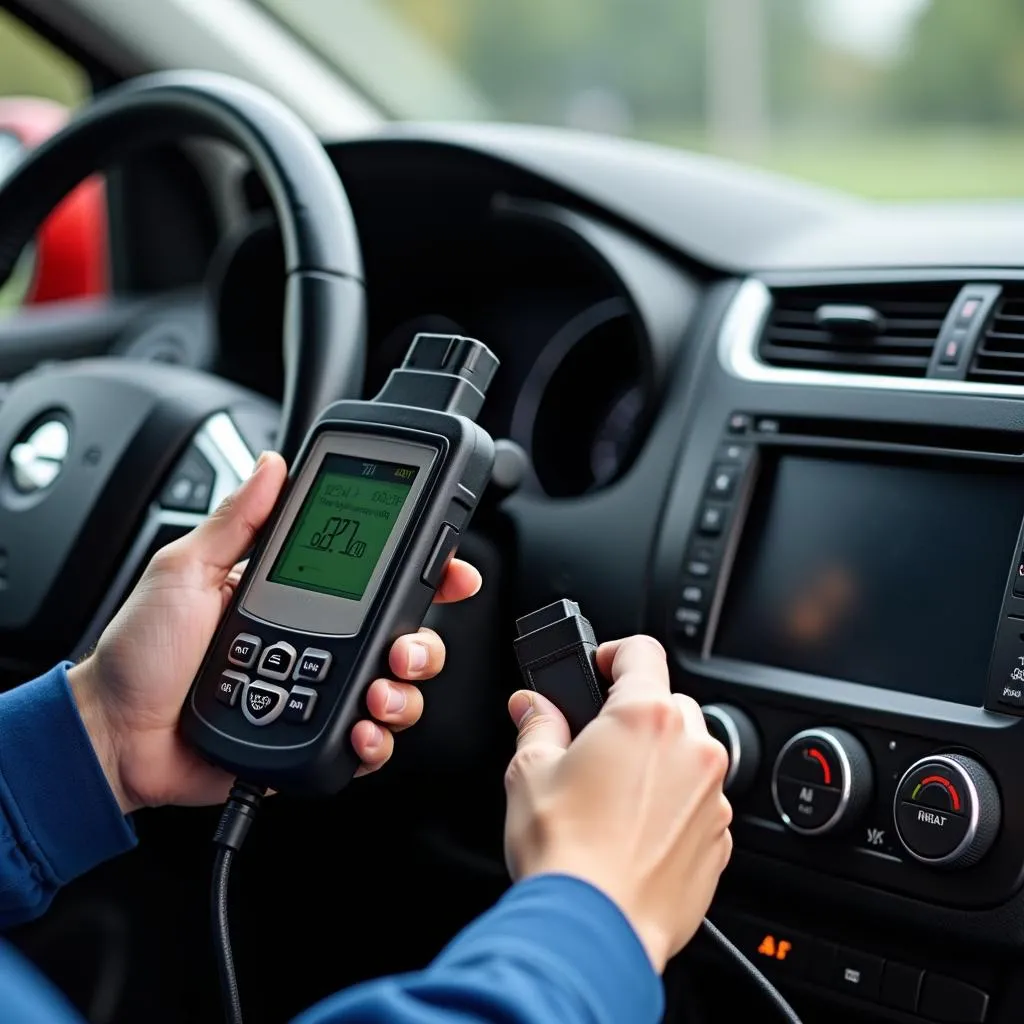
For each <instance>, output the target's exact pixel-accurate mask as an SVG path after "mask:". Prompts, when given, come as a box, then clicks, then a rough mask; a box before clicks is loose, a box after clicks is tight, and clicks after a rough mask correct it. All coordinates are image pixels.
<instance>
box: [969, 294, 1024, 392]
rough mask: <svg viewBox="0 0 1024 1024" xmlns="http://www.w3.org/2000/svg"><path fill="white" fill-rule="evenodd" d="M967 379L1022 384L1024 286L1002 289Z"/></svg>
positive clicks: (1023, 367) (1023, 379) (1023, 381)
mask: <svg viewBox="0 0 1024 1024" xmlns="http://www.w3.org/2000/svg"><path fill="white" fill-rule="evenodd" d="M967 379H968V380H980V381H986V382H987V383H989V384H1024V288H1021V287H1020V286H1017V287H1016V288H1012V289H1007V290H1005V291H1004V292H1003V294H1002V296H1001V297H1000V299H999V301H998V302H997V303H996V308H995V310H994V311H993V313H992V319H991V320H989V322H988V326H987V327H986V328H985V333H984V334H983V335H982V336H981V340H980V341H979V342H978V347H977V348H976V349H975V351H974V359H973V360H972V361H971V368H970V370H969V371H968V373H967Z"/></svg>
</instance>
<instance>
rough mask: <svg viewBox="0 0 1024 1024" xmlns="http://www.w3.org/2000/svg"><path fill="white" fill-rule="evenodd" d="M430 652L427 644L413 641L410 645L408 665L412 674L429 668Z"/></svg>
mask: <svg viewBox="0 0 1024 1024" xmlns="http://www.w3.org/2000/svg"><path fill="white" fill-rule="evenodd" d="M429 658H430V652H429V651H428V650H427V648H426V645H425V644H421V643H419V642H417V641H415V640H414V641H413V642H412V643H411V644H409V660H408V662H407V663H406V664H407V665H408V668H409V671H410V672H422V671H423V669H425V668H426V667H427V661H428V660H429Z"/></svg>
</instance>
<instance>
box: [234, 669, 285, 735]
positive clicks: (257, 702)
mask: <svg viewBox="0 0 1024 1024" xmlns="http://www.w3.org/2000/svg"><path fill="white" fill-rule="evenodd" d="M287 699H288V691H287V690H285V689H282V687H280V686H275V685H274V684H273V683H265V682H263V680H262V679H257V680H256V681H255V682H253V683H247V684H246V687H245V693H243V694H242V714H243V715H245V717H246V718H247V719H248V720H249V721H250V722H252V724H253V725H270V723H271V722H273V721H275V720H276V719H277V718H278V716H279V715H280V714H281V712H282V711H284V705H285V701H286V700H287Z"/></svg>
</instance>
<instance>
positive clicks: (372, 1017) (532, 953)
mask: <svg viewBox="0 0 1024 1024" xmlns="http://www.w3.org/2000/svg"><path fill="white" fill-rule="evenodd" d="M663 1011H664V998H663V993H662V987H661V981H660V979H659V978H658V976H657V974H655V972H654V969H653V967H652V966H651V962H650V960H648V958H647V954H646V952H645V951H644V948H643V946H642V945H641V944H640V941H639V939H638V938H637V936H636V933H635V932H634V931H633V928H632V927H631V925H630V924H629V922H628V921H627V920H626V918H625V917H624V916H623V914H622V912H621V911H620V910H619V908H618V907H617V906H616V905H615V904H614V903H612V901H611V900H609V899H608V897H607V896H605V895H604V894H603V893H601V892H600V891H598V890H597V889H595V888H594V887H593V886H591V885H589V884H587V883H586V882H582V881H580V880H579V879H575V878H570V877H567V876H563V875H542V876H539V877H537V878H532V879H529V880H528V881H526V882H520V883H519V884H518V885H515V886H513V887H512V888H511V889H510V890H509V891H508V892H507V893H506V894H505V896H504V897H503V898H502V899H501V900H500V901H499V902H498V903H497V905H496V906H495V907H493V908H492V909H491V910H490V911H488V913H486V914H484V915H483V916H482V917H480V918H479V919H477V920H476V921H475V922H474V923H473V924H471V925H470V926H469V927H468V928H466V929H465V930H463V931H462V932H461V933H460V934H459V935H458V936H457V937H456V938H455V939H454V941H453V942H452V943H451V944H450V945H449V946H448V947H447V949H445V950H444V951H443V952H442V953H441V955H440V956H438V957H437V959H436V960H435V961H434V962H433V963H432V964H431V965H430V966H429V967H428V968H427V969H426V970H424V971H421V972H419V973H417V974H406V975H400V976H398V977H394V978H382V979H381V980H379V981H373V982H368V983H367V984H365V985H360V986H357V987H355V988H352V989H349V990H348V991H346V992H341V993H339V994H338V995H335V996H332V997H331V998H329V999H325V1000H324V1001H323V1002H322V1003H319V1004H317V1005H316V1006H314V1007H313V1008H312V1009H311V1010H308V1011H307V1012H306V1013H304V1014H303V1015H302V1016H301V1017H299V1018H298V1019H297V1020H296V1021H295V1022H294V1024H357V1022H358V1024H482V1022H494V1024H549V1022H551V1021H558V1022H559V1024H620V1022H622V1021H629V1022H630V1024H657V1022H658V1021H659V1020H660V1019H661V1015H662V1013H663Z"/></svg>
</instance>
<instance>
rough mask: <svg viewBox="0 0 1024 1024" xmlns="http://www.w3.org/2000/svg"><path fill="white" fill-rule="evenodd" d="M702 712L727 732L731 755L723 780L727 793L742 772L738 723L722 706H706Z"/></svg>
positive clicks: (727, 749) (741, 749) (723, 786)
mask: <svg viewBox="0 0 1024 1024" xmlns="http://www.w3.org/2000/svg"><path fill="white" fill-rule="evenodd" d="M701 711H702V712H703V713H704V714H705V715H710V716H711V717H712V718H713V719H714V720H715V721H716V722H718V724H719V725H721V727H722V728H723V729H724V730H725V736H726V739H728V741H729V745H728V746H727V747H726V748H725V749H726V752H727V753H728V755H729V769H728V771H727V772H726V773H725V778H724V779H723V780H722V790H723V792H725V791H727V790H728V789H729V787H730V786H731V785H732V784H733V782H735V781H736V773H737V772H738V771H739V770H740V758H741V757H742V756H743V748H742V747H741V746H740V733H739V730H738V729H737V728H736V723H735V722H734V721H733V720H732V715H730V714H729V713H728V712H727V711H726V710H725V709H724V708H723V707H722V706H721V705H720V704H705V705H704V706H703V707H702V708H701Z"/></svg>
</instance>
